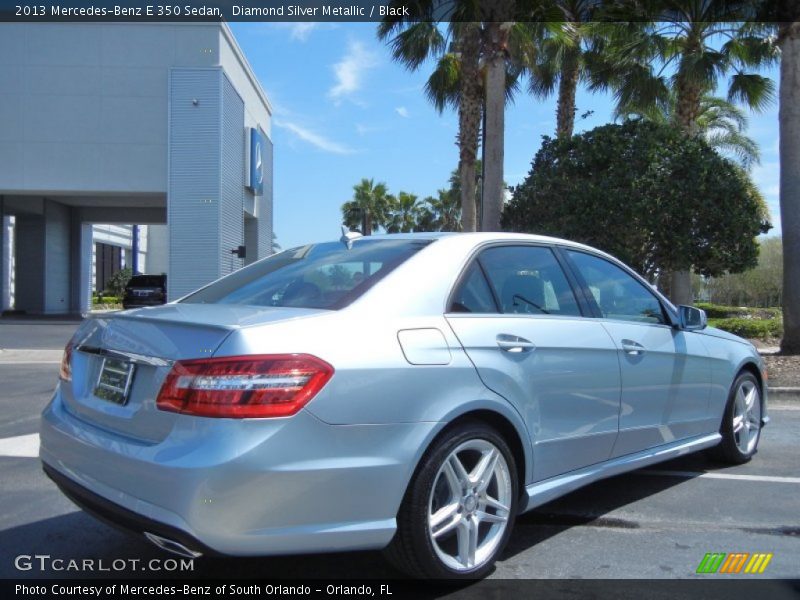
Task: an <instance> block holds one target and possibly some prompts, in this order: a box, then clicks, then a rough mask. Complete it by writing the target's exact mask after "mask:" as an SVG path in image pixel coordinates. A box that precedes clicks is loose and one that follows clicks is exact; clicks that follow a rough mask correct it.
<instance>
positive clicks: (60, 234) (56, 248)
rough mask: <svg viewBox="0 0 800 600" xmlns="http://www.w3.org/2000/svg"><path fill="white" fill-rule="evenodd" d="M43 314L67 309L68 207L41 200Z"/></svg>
mask: <svg viewBox="0 0 800 600" xmlns="http://www.w3.org/2000/svg"><path fill="white" fill-rule="evenodd" d="M44 219H45V263H44V268H45V279H44V285H45V297H44V312H45V313H54V314H58V313H67V312H70V308H71V307H70V260H69V259H70V256H69V246H70V221H71V219H70V208H69V207H67V206H64V205H63V204H60V203H58V202H54V201H52V200H45V203H44Z"/></svg>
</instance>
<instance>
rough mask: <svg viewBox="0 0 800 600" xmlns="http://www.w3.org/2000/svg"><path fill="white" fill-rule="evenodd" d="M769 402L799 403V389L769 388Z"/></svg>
mask: <svg viewBox="0 0 800 600" xmlns="http://www.w3.org/2000/svg"><path fill="white" fill-rule="evenodd" d="M767 389H768V390H769V400H770V401H773V400H774V401H776V402H778V401H779V402H800V387H771V388H767Z"/></svg>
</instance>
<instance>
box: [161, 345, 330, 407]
mask: <svg viewBox="0 0 800 600" xmlns="http://www.w3.org/2000/svg"><path fill="white" fill-rule="evenodd" d="M332 376H333V367H332V366H330V365H329V364H328V363H326V362H325V361H323V360H320V359H319V358H316V357H314V356H310V355H308V354H272V355H260V356H231V357H222V358H209V359H200V360H182V361H178V362H176V363H175V364H174V365H173V366H172V370H171V371H170V372H169V374H168V375H167V378H166V379H165V380H164V384H163V385H162V386H161V391H160V392H159V393H158V399H157V400H156V405H157V406H158V408H159V409H161V410H166V411H171V412H178V413H183V414H189V415H197V416H201V417H230V418H235V419H243V418H249V417H288V416H291V415H293V414H295V413H296V412H297V411H299V410H300V409H301V408H303V407H304V406H305V405H306V404H307V403H308V402H309V400H311V399H312V398H313V397H314V396H315V395H316V394H317V393H318V392H319V391H320V390H321V389H322V387H323V386H324V385H325V384H326V383H327V382H328V380H329V379H330V378H331V377H332Z"/></svg>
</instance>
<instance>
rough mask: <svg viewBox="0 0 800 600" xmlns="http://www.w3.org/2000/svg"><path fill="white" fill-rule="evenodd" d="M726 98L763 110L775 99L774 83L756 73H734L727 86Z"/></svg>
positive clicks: (756, 109)
mask: <svg viewBox="0 0 800 600" xmlns="http://www.w3.org/2000/svg"><path fill="white" fill-rule="evenodd" d="M728 100H730V101H731V102H740V103H742V104H744V105H746V106H747V107H749V108H750V109H752V110H755V111H759V112H760V111H763V110H764V109H766V108H767V107H769V106H770V105H771V104H772V103H773V102H774V101H775V83H774V82H773V81H772V80H771V79H769V78H768V77H764V76H763V75H758V74H756V73H736V74H735V75H733V76H732V77H731V80H730V85H729V86H728Z"/></svg>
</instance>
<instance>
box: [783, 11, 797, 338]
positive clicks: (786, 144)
mask: <svg viewBox="0 0 800 600" xmlns="http://www.w3.org/2000/svg"><path fill="white" fill-rule="evenodd" d="M783 9H784V10H785V11H786V12H785V13H784V15H783V16H784V19H785V20H784V21H783V22H782V23H781V24H780V25H779V28H778V45H779V47H780V49H781V80H780V81H781V82H780V109H779V116H778V120H779V123H780V148H779V152H780V161H781V176H780V186H781V187H780V203H781V226H782V229H783V340H782V341H781V352H783V353H785V354H798V353H800V5H798V4H797V3H793V2H792V1H791V0H787V1H786V2H785V3H784V5H783Z"/></svg>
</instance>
